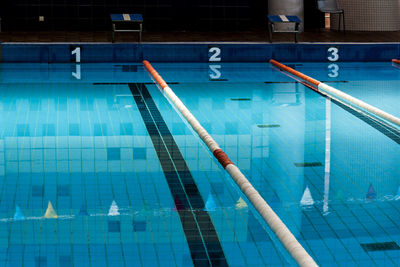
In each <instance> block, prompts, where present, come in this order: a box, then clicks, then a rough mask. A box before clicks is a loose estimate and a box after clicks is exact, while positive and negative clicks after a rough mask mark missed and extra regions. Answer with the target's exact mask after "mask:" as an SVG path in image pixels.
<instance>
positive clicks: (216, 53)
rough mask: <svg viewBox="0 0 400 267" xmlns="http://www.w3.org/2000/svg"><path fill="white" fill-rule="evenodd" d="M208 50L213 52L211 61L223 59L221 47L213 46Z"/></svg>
mask: <svg viewBox="0 0 400 267" xmlns="http://www.w3.org/2000/svg"><path fill="white" fill-rule="evenodd" d="M208 52H209V53H213V54H212V55H211V57H210V59H209V60H208V61H210V62H215V61H221V48H219V47H211V48H210V49H209V50H208Z"/></svg>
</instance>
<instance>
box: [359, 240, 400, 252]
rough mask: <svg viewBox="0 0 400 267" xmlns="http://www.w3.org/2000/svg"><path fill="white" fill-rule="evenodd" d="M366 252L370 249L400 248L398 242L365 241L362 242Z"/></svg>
mask: <svg viewBox="0 0 400 267" xmlns="http://www.w3.org/2000/svg"><path fill="white" fill-rule="evenodd" d="M360 245H361V247H362V248H363V249H364V251H365V252H369V251H383V250H400V247H399V245H397V243H396V242H378V243H364V244H360Z"/></svg>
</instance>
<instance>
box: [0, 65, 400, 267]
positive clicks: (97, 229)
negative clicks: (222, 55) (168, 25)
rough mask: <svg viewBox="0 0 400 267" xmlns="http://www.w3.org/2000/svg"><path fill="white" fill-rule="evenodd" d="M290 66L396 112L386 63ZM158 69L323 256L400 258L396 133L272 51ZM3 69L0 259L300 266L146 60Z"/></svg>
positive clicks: (320, 259)
mask: <svg viewBox="0 0 400 267" xmlns="http://www.w3.org/2000/svg"><path fill="white" fill-rule="evenodd" d="M290 65H291V66H292V67H294V68H296V69H297V70H299V71H302V72H304V73H306V74H308V75H310V76H312V77H314V78H317V79H319V80H323V81H325V82H327V83H328V84H330V85H332V86H334V87H336V88H338V89H341V90H343V91H345V92H347V93H349V94H351V95H353V96H355V97H358V98H360V99H362V100H364V101H366V102H368V103H370V104H373V105H376V106H377V107H379V108H381V109H383V110H385V111H387V112H389V113H392V114H394V115H397V116H398V115H399V110H398V108H397V105H396V101H395V100H394V99H395V98H396V97H397V96H398V94H399V93H398V92H397V87H398V83H399V82H398V81H399V76H400V70H399V69H396V68H394V67H393V66H391V64H390V63H368V64H365V63H363V64H359V63H329V64H324V63H307V64H305V63H292V64H290ZM154 67H155V68H156V69H157V71H158V72H159V73H160V74H161V75H162V76H163V78H164V79H165V80H166V81H167V82H168V84H169V85H170V87H171V88H172V89H173V90H174V92H175V93H176V94H177V95H178V97H179V98H180V99H181V100H182V102H183V103H184V104H185V105H186V106H187V107H188V109H189V110H190V111H191V112H192V113H193V115H194V116H195V117H196V118H197V119H198V120H199V122H200V123H201V124H202V125H203V127H204V128H205V129H206V130H207V131H208V132H209V133H210V134H211V135H212V136H213V138H214V139H215V140H216V141H217V142H218V143H219V145H220V146H221V148H223V150H224V151H225V152H226V153H227V154H228V155H229V157H230V158H231V160H232V161H233V162H234V163H235V164H236V165H237V166H238V167H239V168H240V169H241V170H242V172H243V173H244V174H245V175H246V177H247V178H248V179H249V180H250V181H251V183H252V184H253V186H254V187H255V188H256V189H257V190H258V191H259V192H260V194H261V195H262V196H263V197H264V199H265V200H266V201H267V202H268V203H269V204H270V206H271V207H272V208H273V209H274V211H275V212H276V213H277V214H278V215H279V216H280V217H281V219H282V220H283V221H284V223H285V224H286V225H287V226H288V227H289V229H290V230H291V231H292V233H293V234H294V235H295V236H296V238H297V239H298V240H299V241H300V243H301V244H302V245H303V246H304V247H305V249H306V250H307V251H308V252H309V253H310V255H311V256H312V257H313V258H314V259H315V260H316V261H317V263H318V264H320V265H322V266H328V265H332V266H336V265H378V264H385V266H386V265H397V264H398V263H399V261H400V254H399V251H400V250H399V249H400V248H399V246H398V244H399V242H400V240H399V238H400V235H399V231H398V229H399V225H398V224H399V223H398V218H399V215H400V206H399V205H400V204H399V203H400V202H399V201H400V200H399V199H400V190H399V186H400V183H399V182H398V178H397V177H398V176H399V174H400V168H399V167H398V166H397V162H398V155H399V152H400V151H399V145H398V143H399V141H398V140H399V139H398V133H397V132H394V133H393V132H392V133H391V134H388V133H387V129H385V128H384V127H380V126H379V125H377V124H376V122H375V121H373V120H371V119H370V118H369V117H366V116H363V115H361V114H357V113H355V112H352V111H351V110H349V109H348V108H346V107H345V106H343V105H340V103H337V102H335V101H330V100H329V99H327V98H324V97H323V96H321V95H319V94H317V93H315V92H313V91H312V90H310V89H309V88H307V87H305V86H304V85H302V84H300V83H298V82H295V81H294V80H293V79H291V78H289V77H287V76H285V75H284V74H282V73H281V72H279V71H278V70H276V69H274V68H273V67H271V65H270V64H268V63H257V64H255V63H240V64H239V63H238V64H234V63H232V64H229V63H226V64H203V63H196V64H183V63H181V64H154ZM1 81H2V83H1V88H2V90H1V99H2V101H1V103H0V104H1V106H0V112H1V116H0V120H1V123H0V132H1V135H0V140H1V141H0V152H2V153H0V160H1V163H0V171H1V173H0V175H1V176H0V178H1V180H0V233H1V235H0V260H1V263H2V265H4V266H14V265H15V266H21V265H27V266H46V265H49V266H50V265H59V266H70V265H72V264H73V265H76V266H109V265H116V266H131V265H134V266H136V265H137V266H157V265H159V266H190V265H193V264H195V265H197V266H202V265H208V264H212V265H213V266H225V265H229V266H283V265H287V266H290V265H294V264H295V262H294V261H293V259H291V257H290V256H289V255H288V253H287V252H286V251H285V249H284V248H283V247H282V245H281V244H280V242H279V241H278V240H277V239H276V237H275V236H274V235H273V234H272V233H271V231H270V230H269V229H268V227H267V225H266V224H265V223H264V222H263V221H262V220H261V218H260V216H259V215H258V214H257V213H256V211H255V210H254V209H253V207H252V206H251V205H250V204H249V202H248V201H247V199H246V197H245V196H244V195H243V194H242V193H241V192H240V190H239V189H238V188H237V186H236V184H234V182H233V181H232V179H231V178H230V177H229V175H227V173H226V172H225V171H224V170H223V168H221V167H220V166H219V165H218V162H217V161H216V160H215V159H214V158H213V156H212V155H211V154H210V153H209V152H208V150H207V148H206V147H205V146H204V145H203V144H202V142H201V141H200V139H199V138H198V137H197V135H196V134H195V133H194V132H193V131H192V130H191V128H190V127H189V126H188V125H186V123H185V122H184V120H183V119H182V118H181V117H180V115H179V114H178V113H177V112H176V111H175V109H174V108H173V107H172V106H171V104H170V103H169V102H168V100H167V99H166V98H165V97H164V96H163V94H162V93H161V92H160V91H159V89H158V88H157V87H156V86H155V85H154V83H153V82H152V80H151V79H150V77H149V75H148V74H147V73H146V71H145V70H144V69H143V67H142V66H141V65H139V64H84V65H82V66H81V65H79V68H78V66H77V65H73V64H71V65H69V64H54V65H48V64H34V65H32V64H29V65H28V64H3V65H2V69H1ZM49 203H51V207H50V206H49Z"/></svg>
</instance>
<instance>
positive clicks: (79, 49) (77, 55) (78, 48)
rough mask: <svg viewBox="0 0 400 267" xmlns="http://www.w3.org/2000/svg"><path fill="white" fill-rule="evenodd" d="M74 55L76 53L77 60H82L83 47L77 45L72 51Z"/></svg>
mask: <svg viewBox="0 0 400 267" xmlns="http://www.w3.org/2000/svg"><path fill="white" fill-rule="evenodd" d="M71 54H72V55H75V62H76V63H80V62H81V48H80V47H77V48H75V49H74V50H72V52H71Z"/></svg>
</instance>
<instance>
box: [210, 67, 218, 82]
mask: <svg viewBox="0 0 400 267" xmlns="http://www.w3.org/2000/svg"><path fill="white" fill-rule="evenodd" d="M209 67H210V71H209V77H210V80H215V79H219V78H221V65H209Z"/></svg>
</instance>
